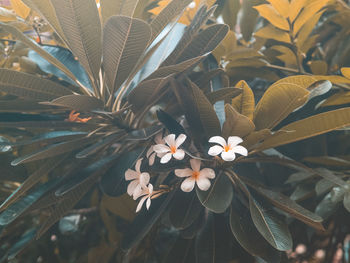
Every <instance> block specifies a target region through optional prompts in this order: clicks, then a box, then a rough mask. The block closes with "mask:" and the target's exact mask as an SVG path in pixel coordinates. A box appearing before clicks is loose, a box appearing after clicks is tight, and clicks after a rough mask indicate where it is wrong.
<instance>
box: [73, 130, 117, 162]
mask: <svg viewBox="0 0 350 263" xmlns="http://www.w3.org/2000/svg"><path fill="white" fill-rule="evenodd" d="M118 137H119V138H120V137H121V136H120V135H119V134H112V135H109V136H106V137H104V138H102V139H101V141H99V142H96V143H94V144H93V145H91V146H89V147H87V148H85V149H84V150H82V151H81V152H78V153H77V154H76V155H75V157H76V158H86V157H88V156H90V155H92V154H95V153H96V152H98V151H99V150H101V149H103V148H104V147H106V146H107V145H112V144H113V142H114V143H115V142H117V141H118Z"/></svg>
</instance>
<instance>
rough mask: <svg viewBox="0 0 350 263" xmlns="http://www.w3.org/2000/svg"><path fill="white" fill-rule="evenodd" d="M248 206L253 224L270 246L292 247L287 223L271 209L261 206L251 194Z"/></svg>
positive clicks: (278, 247)
mask: <svg viewBox="0 0 350 263" xmlns="http://www.w3.org/2000/svg"><path fill="white" fill-rule="evenodd" d="M249 207H250V213H251V216H252V219H253V222H254V225H255V226H256V228H257V229H258V231H259V232H260V234H261V235H262V236H263V237H264V238H265V239H266V240H267V241H268V242H269V243H270V245H271V246H273V247H274V248H276V249H277V250H280V251H286V250H289V249H291V248H292V245H293V244H292V237H291V234H290V232H289V230H288V226H287V224H286V223H284V222H283V221H282V220H281V219H280V218H278V217H277V215H276V214H275V212H274V211H273V210H272V209H267V208H266V207H263V206H262V205H261V203H258V202H257V201H256V200H255V199H254V198H253V197H252V196H250V197H249Z"/></svg>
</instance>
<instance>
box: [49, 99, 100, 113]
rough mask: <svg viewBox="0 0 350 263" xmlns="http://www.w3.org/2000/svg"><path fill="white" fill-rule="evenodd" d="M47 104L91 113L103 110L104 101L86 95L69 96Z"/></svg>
mask: <svg viewBox="0 0 350 263" xmlns="http://www.w3.org/2000/svg"><path fill="white" fill-rule="evenodd" d="M45 104H47V105H52V106H59V107H66V108H70V109H72V110H76V111H91V110H97V109H102V108H103V101H102V100H100V99H97V98H95V97H92V96H86V95H67V96H63V97H59V98H57V99H54V100H52V101H50V102H45Z"/></svg>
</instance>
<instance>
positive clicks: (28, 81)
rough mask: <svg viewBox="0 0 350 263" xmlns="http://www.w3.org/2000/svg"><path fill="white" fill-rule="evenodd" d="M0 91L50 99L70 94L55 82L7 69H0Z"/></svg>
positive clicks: (32, 97)
mask: <svg viewBox="0 0 350 263" xmlns="http://www.w3.org/2000/svg"><path fill="white" fill-rule="evenodd" d="M0 91H3V92H6V93H9V94H12V95H16V96H19V97H23V98H28V99H34V100H51V99H54V98H57V97H60V96H65V95H69V94H72V92H71V91H70V90H68V89H66V88H65V87H63V86H61V85H59V84H57V83H55V82H52V81H49V80H46V79H42V78H39V77H37V76H34V75H30V74H27V73H23V72H17V71H13V70H9V69H0Z"/></svg>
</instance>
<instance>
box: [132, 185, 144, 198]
mask: <svg viewBox="0 0 350 263" xmlns="http://www.w3.org/2000/svg"><path fill="white" fill-rule="evenodd" d="M142 195H145V192H144V191H143V190H142V187H141V185H139V184H138V185H137V186H136V187H135V190H134V192H133V194H132V196H133V198H134V200H136V199H137V198H139V197H140V196H142Z"/></svg>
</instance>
